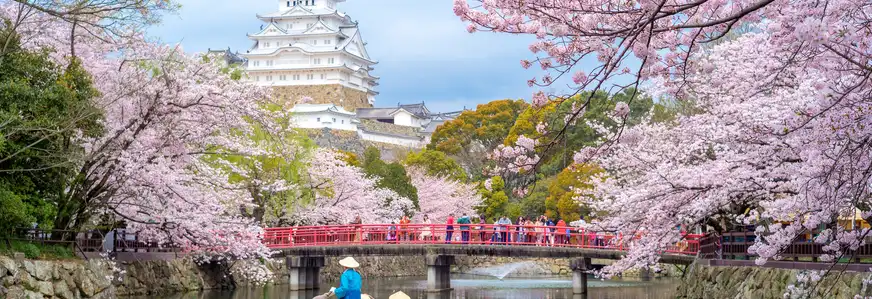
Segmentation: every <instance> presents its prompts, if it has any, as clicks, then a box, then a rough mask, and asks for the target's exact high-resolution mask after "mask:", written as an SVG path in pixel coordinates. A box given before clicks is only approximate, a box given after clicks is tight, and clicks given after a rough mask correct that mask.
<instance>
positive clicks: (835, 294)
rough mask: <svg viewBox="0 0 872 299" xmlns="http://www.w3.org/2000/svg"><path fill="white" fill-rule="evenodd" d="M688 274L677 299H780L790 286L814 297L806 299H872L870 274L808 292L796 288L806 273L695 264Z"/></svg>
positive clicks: (849, 275)
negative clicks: (867, 284) (856, 298)
mask: <svg viewBox="0 0 872 299" xmlns="http://www.w3.org/2000/svg"><path fill="white" fill-rule="evenodd" d="M688 271H689V272H688V273H687V276H685V278H684V280H683V281H682V283H681V285H680V286H679V288H678V292H677V296H676V297H677V298H706V299H709V298H711V299H720V298H724V299H727V298H729V299H733V298H757V299H780V298H786V297H785V296H784V294H785V292H787V290H788V286H790V285H794V287H800V288H801V289H805V290H808V291H809V292H810V293H811V296H808V297H803V298H854V296H855V295H861V298H869V297H865V296H870V295H872V292H870V290H868V289H870V288H872V287H865V288H864V287H863V280H864V279H872V274H870V273H857V272H832V273H830V274H829V275H826V276H824V277H823V279H822V280H821V281H820V282H818V283H816V284H814V286H815V287H814V288H808V287H805V286H803V285H802V284H797V274H799V273H800V272H803V271H804V270H788V269H774V268H761V267H723V266H703V265H698V264H694V265H691V266H690V269H689V270H688ZM804 273H806V274H809V273H811V272H808V271H804ZM864 291H865V292H864Z"/></svg>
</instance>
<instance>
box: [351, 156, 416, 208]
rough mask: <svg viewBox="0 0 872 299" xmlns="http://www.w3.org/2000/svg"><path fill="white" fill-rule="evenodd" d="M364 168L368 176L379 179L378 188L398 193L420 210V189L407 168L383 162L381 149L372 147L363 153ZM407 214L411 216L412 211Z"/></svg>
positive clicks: (394, 163)
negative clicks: (407, 171) (413, 181)
mask: <svg viewBox="0 0 872 299" xmlns="http://www.w3.org/2000/svg"><path fill="white" fill-rule="evenodd" d="M362 167H363V171H364V173H366V174H367V175H369V176H374V177H378V178H379V182H378V184H376V186H377V187H379V188H387V189H390V190H393V191H394V192H397V194H399V195H400V196H403V197H405V198H408V199H409V200H411V201H412V203H414V204H415V209H419V207H418V189H416V188H415V186H414V185H412V178H411V177H409V175H408V174H407V173H406V168H405V167H403V165H402V164H400V163H397V162H392V163H386V162H385V161H382V159H381V152H380V151H379V149H378V148H375V147H372V146H370V147H367V148H366V150H365V151H364V153H363V165H362ZM406 214H408V215H411V214H412V211H406Z"/></svg>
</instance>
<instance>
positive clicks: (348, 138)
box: [300, 128, 409, 162]
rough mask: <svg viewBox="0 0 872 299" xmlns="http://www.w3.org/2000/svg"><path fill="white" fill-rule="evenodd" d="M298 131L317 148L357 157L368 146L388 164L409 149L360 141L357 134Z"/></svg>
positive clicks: (315, 130)
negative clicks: (332, 149)
mask: <svg viewBox="0 0 872 299" xmlns="http://www.w3.org/2000/svg"><path fill="white" fill-rule="evenodd" d="M300 130H301V131H302V132H304V133H306V135H307V136H308V137H309V138H311V139H312V140H313V141H315V144H317V145H318V146H319V147H324V148H334V149H339V150H343V151H348V152H352V153H355V154H357V155H359V156H362V155H363V151H364V150H366V148H367V147H370V146H373V147H375V148H378V149H379V151H381V154H382V160H385V161H389V162H391V161H397V160H399V159H403V158H405V156H406V154H408V152H409V149H408V148H406V147H403V146H399V145H394V144H387V143H380V142H371V141H367V140H361V139H360V136H358V135H357V132H352V131H343V130H331V129H326V128H325V129H300Z"/></svg>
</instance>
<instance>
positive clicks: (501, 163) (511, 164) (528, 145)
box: [488, 135, 540, 173]
mask: <svg viewBox="0 0 872 299" xmlns="http://www.w3.org/2000/svg"><path fill="white" fill-rule="evenodd" d="M538 144H539V142H538V141H537V140H535V139H532V138H529V137H527V136H524V135H521V136H518V140H516V141H515V145H514V146H506V145H502V144H501V145H499V146H497V148H496V149H494V151H493V152H491V153H490V154H488V158H489V159H491V160H494V161H496V162H497V165H496V166H495V167H494V168H493V169H490V170H489V172H490V173H500V172H503V171H510V172H515V173H517V172H528V171H531V170H533V168H535V166H536V165H537V164H538V163H539V160H540V157H539V155H538V154H537V153H536V146H537V145H538Z"/></svg>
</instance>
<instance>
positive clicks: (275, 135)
mask: <svg viewBox="0 0 872 299" xmlns="http://www.w3.org/2000/svg"><path fill="white" fill-rule="evenodd" d="M264 109H267V110H277V109H282V108H281V107H279V106H266V107H264ZM275 123H278V124H282V128H281V129H280V130H277V131H267V130H265V129H264V128H263V127H262V126H261V125H260V124H258V123H257V122H252V123H251V126H252V130H251V131H250V132H248V133H238V134H242V135H243V136H244V137H246V138H248V139H249V140H251V141H252V142H253V143H254V144H256V145H257V146H258V147H259V148H260V149H262V150H264V151H265V152H266V153H265V154H261V155H236V154H225V155H212V156H208V157H207V159H209V160H212V161H216V162H218V161H219V160H221V161H220V162H222V163H223V162H226V163H230V164H232V165H233V167H229V166H228V167H224V169H225V170H226V171H228V172H229V173H230V174H231V175H230V182H232V183H239V184H241V185H243V186H245V188H246V189H247V190H248V192H249V193H250V194H251V197H252V199H253V203H254V205H253V206H251V207H243V208H242V209H243V210H244V211H245V212H246V213H247V216H249V217H252V218H253V219H255V220H256V221H258V222H260V223H262V224H263V225H265V226H277V225H286V224H288V223H287V222H285V220H286V219H287V218H286V216H289V215H290V214H292V213H293V210H294V209H295V208H296V207H297V206H300V205H305V204H308V203H311V202H312V201H313V200H314V198H315V193H314V191H313V190H311V189H308V188H306V187H303V186H308V184H307V183H308V181H307V179H308V176H306V175H305V174H306V172H307V171H308V170H307V167H308V160H309V159H310V158H311V154H312V153H313V151H314V149H315V147H316V145H315V142H314V141H312V140H311V139H309V138H308V136H307V135H306V134H305V133H302V132H300V131H298V130H296V129H294V128H292V127H290V125H289V120H288V119H287V118H285V119H281V118H280V119H276V122H275ZM220 152H224V151H220ZM218 165H223V164H220V163H219V164H218ZM277 184H285V185H287V186H290V187H291V188H280V190H276V188H274V187H275V186H276V185H277Z"/></svg>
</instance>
